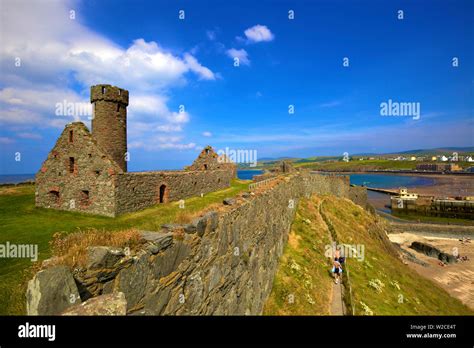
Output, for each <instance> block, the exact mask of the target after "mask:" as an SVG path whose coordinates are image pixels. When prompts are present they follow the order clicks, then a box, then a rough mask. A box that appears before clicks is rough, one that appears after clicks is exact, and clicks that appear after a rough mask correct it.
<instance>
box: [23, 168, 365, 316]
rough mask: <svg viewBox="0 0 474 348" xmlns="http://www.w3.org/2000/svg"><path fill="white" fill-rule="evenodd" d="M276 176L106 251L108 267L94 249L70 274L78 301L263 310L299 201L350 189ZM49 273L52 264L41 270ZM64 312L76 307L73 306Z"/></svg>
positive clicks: (162, 310) (146, 309)
mask: <svg viewBox="0 0 474 348" xmlns="http://www.w3.org/2000/svg"><path fill="white" fill-rule="evenodd" d="M276 180H279V182H278V183H277V184H276V185H275V186H274V187H271V188H269V189H267V190H264V191H263V192H256V194H255V195H252V194H249V193H244V194H242V196H241V197H238V198H237V202H236V203H235V204H234V205H230V206H227V208H226V209H225V210H224V211H220V212H208V213H206V214H204V215H203V216H202V217H200V218H198V219H196V220H195V221H193V223H191V224H186V225H182V226H180V225H167V226H166V227H164V229H163V230H162V231H160V232H142V237H143V239H144V240H145V241H146V244H145V245H144V247H143V249H142V250H141V251H139V252H138V253H137V254H135V255H132V256H131V257H126V256H125V254H124V253H123V252H121V251H120V250H119V251H117V250H115V251H113V250H111V251H110V252H109V257H108V258H104V259H108V260H113V262H112V263H110V262H107V263H109V264H108V265H107V266H104V264H105V263H106V262H99V263H100V264H101V267H97V262H95V261H94V258H95V257H94V255H96V254H97V252H98V251H99V252H102V253H103V252H104V251H103V248H105V247H97V248H93V249H92V250H91V255H92V257H91V262H90V266H89V267H88V268H87V269H86V270H83V271H81V272H78V273H75V274H74V278H75V281H76V283H77V284H78V288H79V292H80V293H81V299H82V300H83V301H84V300H87V299H88V298H90V297H94V300H97V301H100V297H101V296H104V295H107V296H110V294H119V293H123V294H124V295H125V299H126V307H127V312H128V314H135V315H219V314H223V315H238V314H247V315H248V314H252V315H257V314H261V312H262V309H263V305H264V303H265V301H266V299H267V297H268V295H269V293H270V291H271V288H272V283H273V278H274V275H275V272H276V269H277V264H278V261H279V259H280V257H281V255H282V253H283V248H284V245H285V244H286V242H287V239H288V233H289V231H290V227H291V223H292V221H293V218H294V215H295V212H296V207H297V203H298V201H299V199H300V198H301V197H303V196H309V195H311V194H313V193H317V194H331V195H336V196H339V197H345V198H349V197H350V192H351V188H350V186H349V182H348V178H347V177H335V176H327V175H325V176H323V175H312V174H309V173H306V172H302V173H293V174H289V175H286V176H282V177H279V178H277V179H276ZM359 198H361V194H360V192H359ZM290 201H293V204H291V202H290ZM177 231H184V234H177V233H176V232H177ZM101 248H102V249H101ZM104 255H105V254H104ZM117 255H120V256H118V257H117ZM49 271H51V272H54V271H55V270H54V269H52V270H45V271H44V272H49ZM42 277H46V276H45V275H43V276H42ZM35 284H38V281H36V282H35V281H32V282H31V285H30V287H29V290H28V293H29V297H31V298H35V297H36V298H37V297H38V296H35V293H36V292H37V291H38V290H37V288H38V285H35ZM54 291H60V292H61V291H63V289H55V290H54ZM54 291H53V292H54ZM68 291H69V290H68ZM53 295H54V294H53ZM42 296H43V297H42V298H43V300H44V301H47V298H48V296H47V294H42ZM107 298H108V297H107ZM104 301H105V299H104ZM88 302H89V301H88ZM40 305H41V303H40ZM70 306H71V305H69V307H70ZM36 307H37V306H36ZM62 310H64V308H63V307H61V311H62ZM68 312H69V313H81V312H80V309H75V308H74V307H71V308H69V309H68ZM31 313H35V312H34V308H33V310H32V311H31Z"/></svg>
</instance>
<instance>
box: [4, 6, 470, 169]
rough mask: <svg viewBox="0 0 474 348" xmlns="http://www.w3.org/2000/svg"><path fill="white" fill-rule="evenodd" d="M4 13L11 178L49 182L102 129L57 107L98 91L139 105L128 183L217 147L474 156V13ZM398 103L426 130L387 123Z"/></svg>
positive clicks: (379, 9)
mask: <svg viewBox="0 0 474 348" xmlns="http://www.w3.org/2000/svg"><path fill="white" fill-rule="evenodd" d="M0 4H1V9H0V10H1V12H2V13H1V15H0V16H1V24H0V25H1V27H0V30H1V35H2V41H3V44H2V47H1V48H0V52H1V58H0V63H1V66H0V67H1V72H2V73H1V75H0V126H1V130H0V146H1V148H2V151H1V153H0V165H1V166H0V174H12V173H33V172H36V171H37V170H38V168H39V166H40V165H41V163H42V161H43V160H44V159H45V158H46V156H47V153H48V152H49V150H50V149H51V148H52V146H53V145H54V143H55V140H56V138H57V136H58V135H59V134H60V133H61V131H62V129H63V127H64V125H65V124H66V123H68V122H71V121H74V120H82V121H84V122H85V123H86V124H87V125H88V126H90V121H89V120H88V119H87V117H85V116H79V115H75V116H57V115H55V105H56V104H57V103H58V102H62V101H63V100H67V101H71V102H86V103H87V102H88V97H89V86H90V85H91V84H96V83H109V84H113V85H118V86H120V87H122V88H126V89H128V90H129V92H130V106H129V117H128V144H129V151H130V162H129V170H151V169H175V168H182V167H183V166H184V165H186V164H189V163H190V162H191V161H192V160H193V159H194V158H195V157H196V156H197V154H198V152H199V151H200V149H202V147H203V146H205V145H207V144H210V145H212V146H214V148H216V149H225V148H226V147H229V148H230V149H249V150H257V152H258V157H260V158H263V157H279V156H298V157H307V156H317V155H341V156H342V153H343V152H348V153H349V154H354V153H361V152H380V153H382V152H394V151H403V150H409V149H418V148H433V147H445V146H474V124H473V123H474V122H473V112H474V98H473V97H474V96H473V82H474V79H473V78H474V68H473V62H474V59H473V58H474V48H473V42H474V26H473V25H472V23H473V22H474V4H473V2H472V1H458V0H456V1H449V2H446V1H435V0H433V1H420V0H418V1H416V0H411V1H390V2H381V1H291V2H290V1H258V2H257V1H238V2H233V1H226V2H224V1H199V0H193V1H144V0H139V1H125V0H115V1H109V0H106V1H103V0H102V1H62V2H56V1H48V2H46V1H36V2H31V1H24V0H19V1H10V0H0ZM180 10H184V11H185V13H184V14H185V18H184V20H180V19H179V18H178V15H179V11H180ZM289 10H293V11H294V19H293V20H290V19H288V11H289ZM399 10H402V11H403V17H404V18H403V19H402V20H400V19H398V18H397V17H398V12H397V11H399ZM70 11H74V12H73V13H74V16H73V17H74V18H73V19H72V18H71V12H70ZM20 23H21V24H20ZM235 57H238V58H240V66H238V67H236V66H234V58H235ZM344 57H347V58H349V66H348V67H344V66H343V58H344ZM453 57H457V58H458V59H459V65H458V66H457V67H453V64H452V60H453ZM17 58H20V59H21V65H20V66H15V62H16V59H17ZM389 99H391V100H392V101H395V102H413V103H419V105H420V109H421V114H420V118H419V119H418V120H414V119H413V117H407V116H403V117H402V116H398V117H387V116H385V117H384V116H381V115H380V104H381V103H382V102H386V101H388V100H389ZM180 105H183V106H184V108H185V109H184V112H183V113H180V112H179V106H180ZM289 105H294V110H295V112H294V114H289V113H288V107H289ZM17 152H19V153H20V154H21V161H15V153H17Z"/></svg>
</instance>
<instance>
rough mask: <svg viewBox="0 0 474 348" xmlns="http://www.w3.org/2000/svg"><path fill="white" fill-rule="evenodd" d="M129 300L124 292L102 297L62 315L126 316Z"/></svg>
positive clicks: (68, 310) (90, 300)
mask: <svg viewBox="0 0 474 348" xmlns="http://www.w3.org/2000/svg"><path fill="white" fill-rule="evenodd" d="M125 314H127V300H126V299H125V295H124V294H123V292H117V293H112V294H106V295H100V296H97V297H93V298H91V299H89V300H87V301H86V302H84V303H81V304H78V305H75V306H73V307H70V308H68V309H66V310H65V311H64V312H63V313H62V315H125Z"/></svg>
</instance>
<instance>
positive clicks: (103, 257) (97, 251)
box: [87, 246, 125, 269]
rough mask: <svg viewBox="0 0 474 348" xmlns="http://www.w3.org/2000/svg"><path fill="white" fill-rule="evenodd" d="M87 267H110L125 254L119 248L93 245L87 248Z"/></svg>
mask: <svg viewBox="0 0 474 348" xmlns="http://www.w3.org/2000/svg"><path fill="white" fill-rule="evenodd" d="M87 251H88V260H87V268H88V269H97V268H112V267H114V266H115V265H116V264H117V263H118V262H119V261H120V260H121V259H122V257H124V256H125V253H124V252H123V250H122V249H121V248H111V247H106V246H93V247H89V248H87Z"/></svg>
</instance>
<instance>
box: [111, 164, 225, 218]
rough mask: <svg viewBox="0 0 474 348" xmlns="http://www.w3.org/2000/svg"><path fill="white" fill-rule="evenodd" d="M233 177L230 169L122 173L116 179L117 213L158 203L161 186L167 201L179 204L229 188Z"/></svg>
mask: <svg viewBox="0 0 474 348" xmlns="http://www.w3.org/2000/svg"><path fill="white" fill-rule="evenodd" d="M232 178H233V173H232V171H230V170H210V171H166V172H142V173H122V174H120V175H117V180H116V185H117V188H116V194H117V197H116V206H117V214H122V213H126V212H132V211H137V210H140V209H143V208H146V207H149V206H152V205H155V204H158V203H159V197H160V186H161V185H165V186H166V192H165V201H177V200H180V199H185V198H189V197H193V196H199V195H201V193H203V194H206V193H209V192H213V191H217V190H222V189H225V188H228V187H229V186H230V184H231V180H232Z"/></svg>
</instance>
